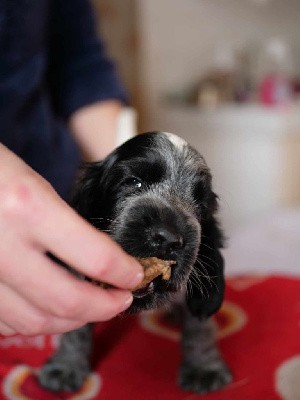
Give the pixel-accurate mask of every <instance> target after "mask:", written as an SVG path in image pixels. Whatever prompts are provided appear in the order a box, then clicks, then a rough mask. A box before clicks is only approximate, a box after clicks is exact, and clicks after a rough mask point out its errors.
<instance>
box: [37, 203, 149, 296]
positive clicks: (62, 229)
mask: <svg viewBox="0 0 300 400" xmlns="http://www.w3.org/2000/svg"><path fill="white" fill-rule="evenodd" d="M62 204H63V203H62V202H60V207H57V210H55V209H54V210H53V212H52V213H51V215H49V216H44V217H43V218H42V220H41V221H40V224H38V228H37V231H36V235H35V237H36V238H37V240H38V243H42V244H43V246H45V249H46V250H49V251H50V252H52V253H53V254H54V255H55V256H57V257H58V258H60V259H61V260H62V261H64V262H65V263H66V264H68V265H70V266H71V267H73V268H75V269H76V270H78V271H79V272H81V273H83V274H84V275H86V276H89V277H91V278H94V279H97V280H100V281H103V282H107V283H110V284H112V285H113V286H116V287H119V288H123V289H131V288H133V287H135V286H137V285H138V284H139V283H140V282H141V281H142V279H143V276H144V274H143V270H142V267H141V266H140V264H139V263H138V262H137V261H136V260H134V259H133V258H132V257H130V256H129V255H128V254H126V253H125V252H124V251H123V250H122V248H121V247H120V246H119V245H117V243H115V242H114V241H113V240H112V239H111V238H110V237H109V236H108V235H106V234H104V233H103V232H99V231H98V230H96V229H95V228H94V227H92V226H91V225H90V224H89V223H87V222H86V221H85V220H83V219H82V218H81V217H79V216H78V215H77V214H76V213H75V212H74V211H73V210H72V209H71V208H69V207H68V206H64V205H62ZM53 215H59V220H57V219H56V218H54V217H53ZM58 227H59V229H58ZM49 232H55V235H53V234H52V235H50V234H49Z"/></svg>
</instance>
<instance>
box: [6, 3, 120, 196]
mask: <svg viewBox="0 0 300 400" xmlns="http://www.w3.org/2000/svg"><path fill="white" fill-rule="evenodd" d="M108 99H120V100H124V99H125V93H124V90H123V87H122V86H121V85H120V82H119V80H118V77H117V74H116V71H115V69H114V66H113V64H112V63H111V61H110V60H109V59H108V58H107V56H106V54H105V51H104V48H103V45H102V43H101V42H100V41H99V39H98V38H97V36H96V34H95V31H94V21H93V15H92V11H91V8H90V4H89V3H88V0H0V141H1V142H2V143H3V144H5V145H6V146H7V147H9V148H10V149H11V150H13V151H14V152H15V153H16V154H17V155H19V156H20V157H22V158H23V159H24V160H25V161H26V162H27V163H28V164H29V165H30V166H31V167H32V168H34V169H35V170H36V171H37V172H39V173H40V174H41V175H43V176H44V177H45V178H46V179H47V180H48V181H49V182H50V183H51V184H52V185H53V186H54V188H55V189H56V190H57V191H58V193H59V194H60V195H61V196H63V197H65V198H66V197H67V195H68V192H69V189H70V187H71V184H72V180H73V178H74V175H75V171H76V168H77V166H78V163H79V152H78V149H77V148H76V146H75V143H74V142H73V140H72V137H71V135H70V134H69V132H68V130H67V127H66V122H67V120H68V118H69V116H70V115H71V114H72V113H73V112H74V111H76V110H77V109H79V108H80V107H82V106H85V105H87V104H91V103H93V102H95V101H101V100H108ZM0 168H1V160H0Z"/></svg>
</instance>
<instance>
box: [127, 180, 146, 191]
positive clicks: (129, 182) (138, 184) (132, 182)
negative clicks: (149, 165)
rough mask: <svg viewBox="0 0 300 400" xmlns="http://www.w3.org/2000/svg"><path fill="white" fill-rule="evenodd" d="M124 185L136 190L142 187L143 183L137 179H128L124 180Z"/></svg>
mask: <svg viewBox="0 0 300 400" xmlns="http://www.w3.org/2000/svg"><path fill="white" fill-rule="evenodd" d="M125 184H126V185H128V186H132V187H135V188H138V189H139V188H141V187H142V186H143V183H142V182H141V181H140V180H139V179H138V178H128V179H126V180H125Z"/></svg>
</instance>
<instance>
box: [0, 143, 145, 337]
mask: <svg viewBox="0 0 300 400" xmlns="http://www.w3.org/2000/svg"><path fill="white" fill-rule="evenodd" d="M0 160H1V169H0V231H1V241H0V299H1V301H0V333H1V334H4V335H12V334H16V333H19V334H24V335H37V334H50V333H61V332H66V331H70V330H73V329H75V328H78V327H80V326H82V325H84V324H86V323H88V322H94V321H105V320H108V319H110V318H112V317H114V316H115V315H117V314H119V313H120V312H122V311H123V310H125V309H126V308H128V307H129V306H130V304H131V302H132V294H131V292H130V291H129V290H128V289H131V288H133V287H135V286H136V285H137V284H138V283H140V281H141V280H142V278H143V272H142V267H141V266H140V265H139V264H138V263H137V261H135V260H134V259H133V258H132V257H130V256H129V255H127V254H126V253H125V252H124V251H123V250H122V249H121V248H120V247H119V246H118V245H117V244H116V243H115V242H114V241H113V240H112V239H110V238H109V237H108V236H107V235H106V234H104V233H102V232H99V231H97V230H96V229H95V228H93V227H92V226H91V225H90V224H88V223H87V222H86V221H85V220H83V219H82V218H81V217H80V216H79V215H78V214H77V213H76V212H75V211H74V210H73V209H72V208H71V207H69V206H68V205H67V204H66V203H65V202H64V201H63V200H62V199H61V198H60V197H59V196H58V195H57V194H56V192H55V191H54V189H53V188H52V187H51V186H50V184H49V183H48V182H46V181H45V180H44V179H43V178H42V177H41V176H39V175H38V174H37V173H35V172H34V171H33V170H32V169H30V168H29V167H28V166H27V165H26V164H25V163H24V162H23V161H21V160H20V159H19V158H18V157H16V156H15V155H14V154H13V153H11V152H10V151H9V150H7V149H6V148H5V147H4V146H2V145H1V144H0ZM47 252H51V253H52V254H54V255H55V256H56V257H57V258H59V259H60V260H62V261H64V262H65V263H66V264H68V265H70V266H71V267H72V268H74V269H75V270H77V271H78V272H80V273H82V274H84V275H86V276H89V277H91V278H94V279H96V280H98V281H103V282H107V283H110V284H112V285H113V286H115V287H117V288H118V289H102V288H100V287H97V286H95V285H93V284H91V283H88V282H86V281H84V280H80V279H78V278H76V277H75V276H74V275H73V274H71V273H70V272H69V271H67V270H66V269H64V268H62V267H60V266H59V265H57V264H56V263H54V262H53V261H52V260H51V259H50V258H49V257H48V256H47V255H46V253H47Z"/></svg>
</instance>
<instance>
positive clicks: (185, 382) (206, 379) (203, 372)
mask: <svg viewBox="0 0 300 400" xmlns="http://www.w3.org/2000/svg"><path fill="white" fill-rule="evenodd" d="M231 381H232V374H231V372H230V371H229V369H228V367H227V366H226V364H225V363H224V362H221V361H220V362H218V363H217V364H216V363H214V364H213V365H207V366H205V367H204V366H201V367H194V366H190V365H187V364H183V365H182V366H181V369H180V374H179V384H180V386H181V388H182V389H184V390H189V391H192V392H196V393H200V394H204V393H208V392H212V391H215V390H219V389H221V388H223V387H224V386H226V385H228V384H229V383H230V382H231Z"/></svg>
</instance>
